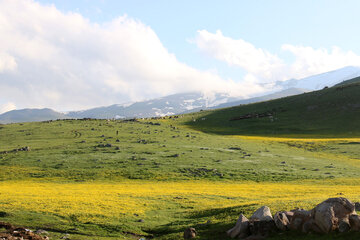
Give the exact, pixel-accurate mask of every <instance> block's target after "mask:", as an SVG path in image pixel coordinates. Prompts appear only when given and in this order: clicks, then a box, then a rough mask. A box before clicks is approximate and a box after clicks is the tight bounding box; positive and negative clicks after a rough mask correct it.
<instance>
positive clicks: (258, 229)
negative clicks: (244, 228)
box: [249, 220, 277, 237]
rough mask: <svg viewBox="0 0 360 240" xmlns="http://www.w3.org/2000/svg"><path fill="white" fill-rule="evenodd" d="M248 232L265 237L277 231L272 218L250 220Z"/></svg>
mask: <svg viewBox="0 0 360 240" xmlns="http://www.w3.org/2000/svg"><path fill="white" fill-rule="evenodd" d="M249 229H250V233H251V235H252V236H262V237H267V236H269V235H270V234H271V233H274V232H276V231H277V228H276V225H275V222H274V220H262V221H259V220H250V226H249Z"/></svg>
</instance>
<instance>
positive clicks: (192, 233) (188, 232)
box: [184, 228, 197, 239]
mask: <svg viewBox="0 0 360 240" xmlns="http://www.w3.org/2000/svg"><path fill="white" fill-rule="evenodd" d="M196 234H197V232H196V230H195V228H187V229H185V231H184V239H192V238H195V237H196Z"/></svg>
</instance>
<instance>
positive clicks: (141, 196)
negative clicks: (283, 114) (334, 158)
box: [0, 179, 360, 221]
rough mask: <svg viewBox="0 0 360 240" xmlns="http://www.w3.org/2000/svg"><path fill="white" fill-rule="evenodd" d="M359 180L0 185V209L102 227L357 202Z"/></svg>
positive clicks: (359, 197) (28, 183)
mask: <svg viewBox="0 0 360 240" xmlns="http://www.w3.org/2000/svg"><path fill="white" fill-rule="evenodd" d="M359 183H360V180H359V179H344V180H332V181H329V182H324V181H322V182H320V181H319V182H316V181H308V182H307V181H303V182H301V183H255V182H210V181H186V182H185V181H183V182H155V181H135V180H134V181H129V180H127V181H124V182H117V183H103V182H91V183H53V182H35V181H6V182H1V183H0V209H4V210H6V211H21V210H26V211H34V212H41V213H50V214H56V215H59V216H65V217H66V216H71V215H76V216H77V219H78V220H79V221H92V220H93V221H106V219H107V218H114V217H115V218H116V217H121V216H124V215H133V214H144V215H146V212H148V211H156V210H160V209H164V208H169V209H174V210H175V209H178V211H192V210H196V211H201V210H206V209H212V208H224V207H231V206H241V205H248V204H255V205H268V206H270V207H271V208H272V210H273V211H276V210H284V209H292V208H295V207H302V208H306V209H308V208H312V207H313V206H314V205H316V204H317V203H319V202H321V201H323V200H325V199H327V198H329V197H336V196H343V197H347V198H349V199H350V200H353V201H359V200H360V185H359Z"/></svg>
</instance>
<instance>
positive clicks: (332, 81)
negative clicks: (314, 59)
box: [277, 66, 360, 90]
mask: <svg viewBox="0 0 360 240" xmlns="http://www.w3.org/2000/svg"><path fill="white" fill-rule="evenodd" d="M359 76H360V67H353V66H348V67H344V68H340V69H338V70H335V71H331V72H326V73H322V74H318V75H314V76H310V77H307V78H303V79H299V80H297V79H290V80H287V81H284V82H277V86H278V87H282V88H283V89H287V88H304V89H310V90H320V89H323V88H324V87H332V86H334V85H336V84H338V83H341V82H343V81H345V80H348V79H352V78H356V77H359Z"/></svg>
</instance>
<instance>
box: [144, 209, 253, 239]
mask: <svg viewBox="0 0 360 240" xmlns="http://www.w3.org/2000/svg"><path fill="white" fill-rule="evenodd" d="M256 207H257V205H256V204H248V205H241V206H235V207H227V208H214V209H207V210H201V211H193V212H191V213H188V214H187V215H185V216H183V217H181V220H177V221H173V222H171V223H168V224H165V225H162V226H159V227H157V228H153V229H151V230H148V231H147V232H149V233H151V234H153V235H154V236H155V238H159V239H178V237H179V236H180V235H182V233H183V232H184V230H185V229H186V228H188V227H194V228H195V229H196V231H197V232H198V237H197V239H209V240H211V239H214V240H215V239H217V240H218V239H230V238H228V237H227V236H226V230H228V229H230V228H232V227H233V225H234V223H235V222H236V220H237V218H238V216H239V214H241V213H243V214H247V215H248V214H249V213H250V212H252V211H254V210H255V209H256ZM172 236H173V237H172Z"/></svg>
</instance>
